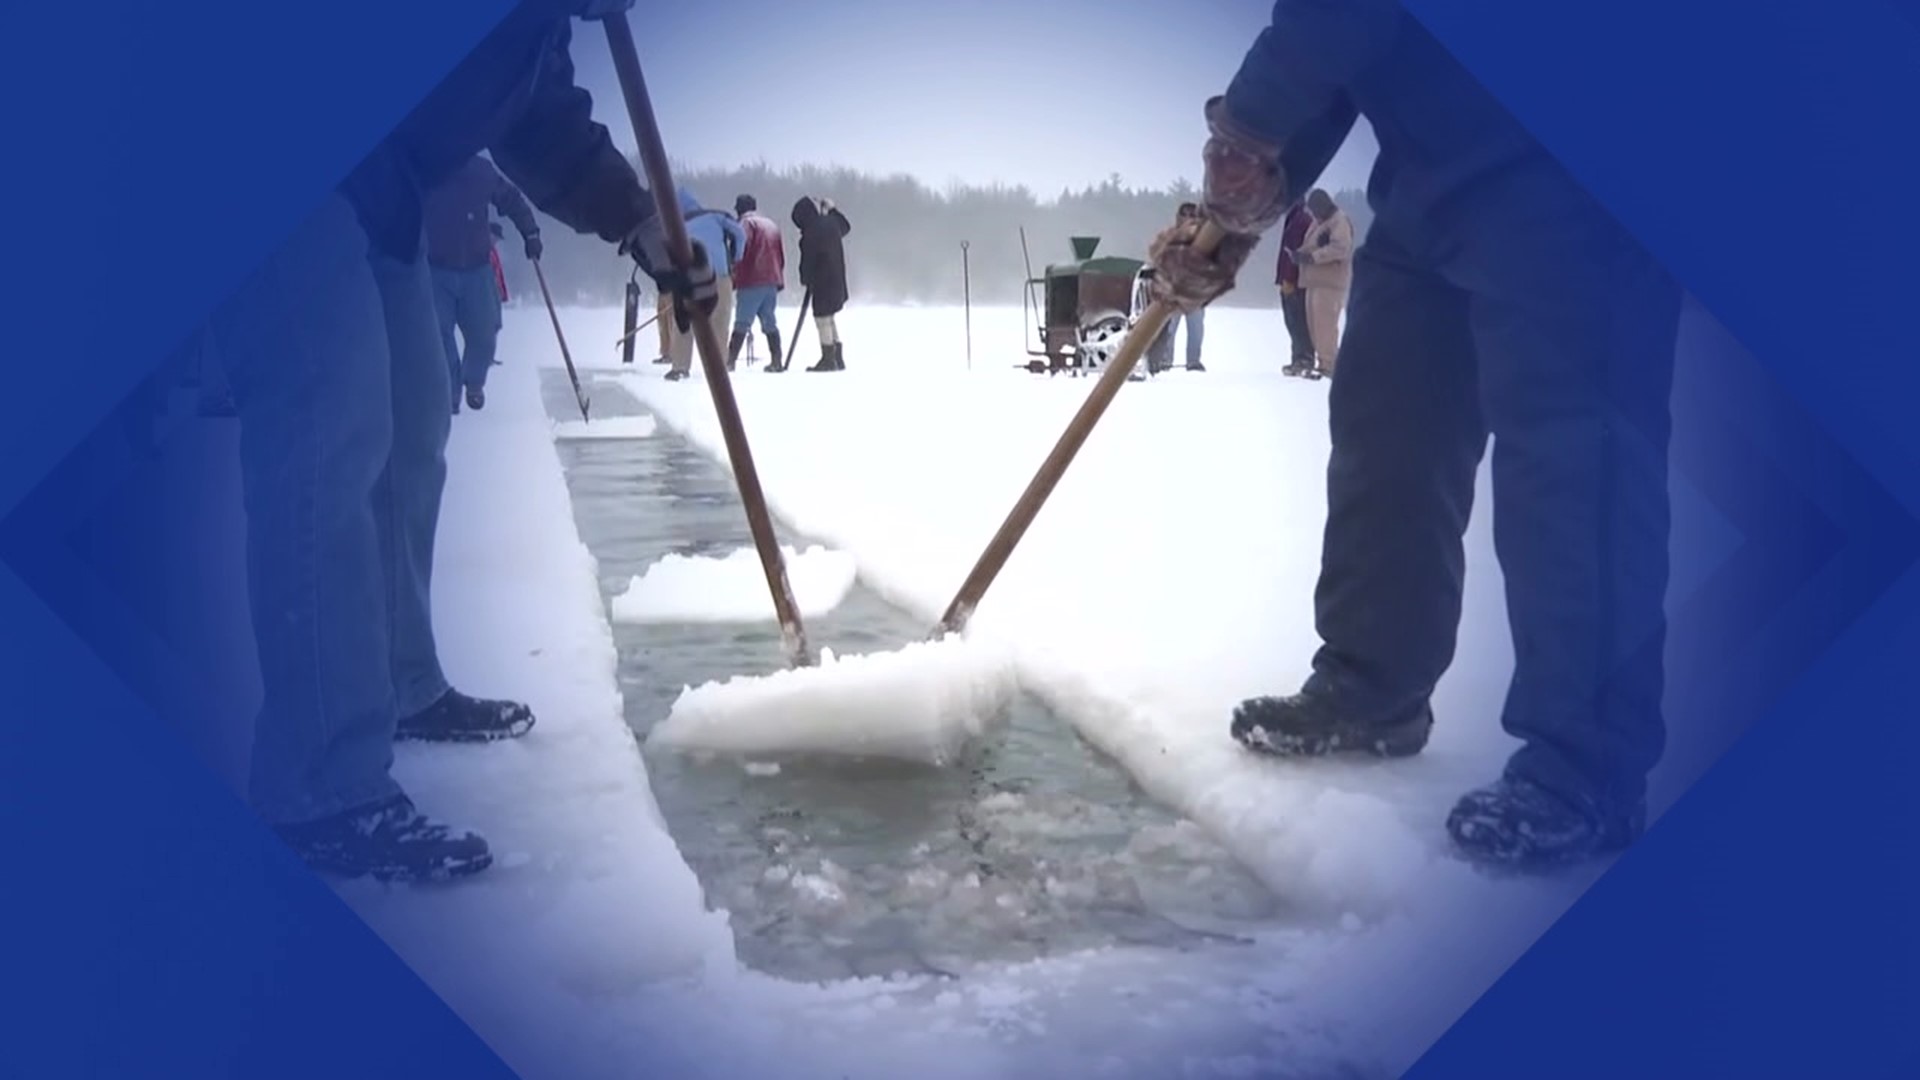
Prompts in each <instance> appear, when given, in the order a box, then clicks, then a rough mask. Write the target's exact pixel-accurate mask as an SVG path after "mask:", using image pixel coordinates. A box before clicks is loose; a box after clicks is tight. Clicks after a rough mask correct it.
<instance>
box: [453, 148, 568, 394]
mask: <svg viewBox="0 0 1920 1080" xmlns="http://www.w3.org/2000/svg"><path fill="white" fill-rule="evenodd" d="M490 207H491V208H493V209H497V210H499V211H500V212H501V213H502V214H505V215H506V216H507V218H508V219H510V220H511V221H512V222H513V225H514V228H516V229H518V230H520V238H521V241H522V243H523V244H525V250H526V253H527V258H529V259H538V258H539V257H540V253H541V250H542V245H541V242H540V223H539V222H538V221H537V220H535V218H534V216H533V207H531V206H528V205H527V198H526V196H525V195H523V194H521V193H520V189H519V188H517V187H515V186H513V182H512V181H511V180H508V179H507V178H506V177H504V176H501V175H500V170H499V169H496V168H494V166H493V163H492V162H491V161H488V160H487V159H486V158H484V157H481V156H480V155H479V154H475V155H473V156H472V157H470V158H468V159H467V160H466V162H465V163H464V164H462V165H461V166H460V167H459V168H458V169H455V170H454V172H453V175H451V176H449V177H447V178H446V179H445V180H443V181H441V183H440V184H439V186H437V187H435V188H434V189H433V190H432V191H430V192H428V193H427V200H426V231H427V264H428V265H429V266H431V267H433V294H434V308H435V310H436V311H438V312H439V316H440V338H441V341H442V342H443V343H444V345H445V347H446V354H447V368H448V371H449V373H450V374H451V375H452V378H453V394H452V396H453V411H454V412H456V413H457V412H459V411H460V392H461V390H462V389H464V390H465V391H466V399H467V407H468V408H472V409H479V408H484V407H485V406H486V404H487V374H488V373H489V372H490V371H492V369H493V356H494V349H495V347H496V346H497V345H498V343H499V339H500V283H499V282H498V281H496V280H495V279H494V276H493V235H494V230H493V222H492V218H491V217H490V216H489V214H488V209H489V208H490ZM456 329H458V331H459V337H458V338H456V337H455V334H454V331H455V330H456ZM460 339H464V340H465V341H466V345H467V348H466V355H465V356H462V355H461V352H460Z"/></svg>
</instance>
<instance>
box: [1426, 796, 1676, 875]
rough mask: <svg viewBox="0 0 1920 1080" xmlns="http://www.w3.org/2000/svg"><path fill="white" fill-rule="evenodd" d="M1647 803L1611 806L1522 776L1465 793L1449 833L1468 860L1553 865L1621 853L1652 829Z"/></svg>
mask: <svg viewBox="0 0 1920 1080" xmlns="http://www.w3.org/2000/svg"><path fill="white" fill-rule="evenodd" d="M1646 815H1647V810H1646V804H1645V803H1644V802H1638V803H1635V804H1634V805H1633V806H1631V807H1628V808H1626V809H1625V810H1612V811H1609V810H1606V809H1604V808H1602V807H1601V806H1600V805H1599V804H1598V803H1595V802H1591V801H1588V800H1572V799H1567V798H1563V797H1562V796H1560V795H1558V794H1556V793H1554V792H1552V791H1549V790H1547V789H1546V788H1544V787H1542V786H1540V785H1539V784H1536V783H1534V782H1533V781H1531V780H1528V779H1526V778H1525V777H1521V776H1511V775H1509V776H1504V777H1502V778H1500V779H1499V780H1497V781H1495V782H1494V783H1491V784H1488V785H1487V786H1486V787H1483V788H1478V789H1475V790H1473V791H1470V792H1468V793H1467V794H1465V795H1463V796H1461V798H1460V801H1459V802H1458V803H1456V804H1454V807H1453V812H1452V813H1451V814H1448V815H1447V833H1448V835H1450V836H1452V837H1453V842H1454V843H1455V844H1456V845H1457V846H1458V847H1459V848H1460V850H1461V852H1462V853H1463V854H1465V855H1466V856H1467V857H1468V858H1470V859H1473V860H1475V861H1477V862H1482V863H1487V864H1490V865H1493V866H1500V867H1506V868H1511V869H1521V870H1525V869H1547V868H1551V867H1556V866H1564V865H1567V864H1569V863H1575V862H1581V861H1584V860H1586V859H1590V858H1595V857H1597V856H1602V855H1608V854H1611V853H1613V852H1617V851H1620V850H1622V849H1624V848H1626V847H1627V846H1628V845H1629V844H1632V843H1633V842H1634V841H1635V840H1637V839H1639V837H1640V834H1641V832H1643V831H1644V830H1645V829H1646Z"/></svg>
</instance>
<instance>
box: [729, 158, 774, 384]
mask: <svg viewBox="0 0 1920 1080" xmlns="http://www.w3.org/2000/svg"><path fill="white" fill-rule="evenodd" d="M733 212H734V213H735V214H737V215H739V217H740V229H741V231H742V232H744V233H746V236H747V242H746V246H745V248H744V250H742V251H741V253H740V265H738V266H736V267H734V270H733V295H734V301H735V307H734V315H733V336H732V337H730V338H728V339H727V370H728V371H732V370H733V365H734V363H735V361H737V360H739V359H740V347H741V346H743V345H745V344H746V343H747V335H748V334H750V333H752V332H753V321H754V320H755V319H759V320H760V332H761V333H762V334H764V335H765V336H766V339H767V348H769V349H771V350H772V353H771V355H772V357H773V359H772V361H770V362H769V363H768V364H767V370H768V371H780V370H783V369H782V367H781V363H780V360H781V354H780V324H779V321H778V320H777V319H776V318H775V313H776V309H777V307H778V305H779V301H780V290H782V289H784V288H786V287H787V247H786V243H785V242H784V241H783V240H782V239H781V237H780V225H779V223H777V222H775V221H774V220H773V219H772V218H770V217H768V216H767V215H765V214H763V213H761V212H760V204H759V203H758V202H757V201H755V200H754V197H753V196H751V195H742V196H740V197H739V198H737V199H735V200H733Z"/></svg>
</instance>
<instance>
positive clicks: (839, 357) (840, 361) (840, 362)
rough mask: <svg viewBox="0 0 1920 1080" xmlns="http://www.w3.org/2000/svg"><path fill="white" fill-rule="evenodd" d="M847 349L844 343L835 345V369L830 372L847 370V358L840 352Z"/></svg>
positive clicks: (835, 343)
mask: <svg viewBox="0 0 1920 1080" xmlns="http://www.w3.org/2000/svg"><path fill="white" fill-rule="evenodd" d="M845 347H846V344H845V343H844V342H839V341H836V342H834V343H833V367H832V368H831V369H829V370H832V371H845V370H847V358H846V356H845V355H843V354H842V353H841V351H840V350H841V349H844V348H845Z"/></svg>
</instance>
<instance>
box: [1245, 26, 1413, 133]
mask: <svg viewBox="0 0 1920 1080" xmlns="http://www.w3.org/2000/svg"><path fill="white" fill-rule="evenodd" d="M1404 18H1405V13H1404V12H1403V11H1402V9H1401V7H1400V4H1399V3H1398V0H1278V2H1277V3H1275V4H1274V5H1273V18H1272V20H1271V21H1270V22H1269V24H1268V26H1267V28H1266V29H1264V30H1262V31H1261V32H1260V36H1259V37H1257V38H1255V39H1254V42H1253V46H1252V48H1250V49H1249V50H1248V51H1247V54H1246V57H1245V58H1244V59H1243V60H1242V61H1241V63H1240V68H1239V70H1238V71H1237V72H1236V73H1235V74H1234V76H1233V81H1232V82H1231V83H1229V84H1228V86H1227V92H1226V101H1225V106H1226V112H1227V114H1228V115H1229V116H1231V117H1232V118H1233V121H1234V122H1235V123H1236V124H1237V125H1238V126H1240V127H1242V128H1244V129H1246V130H1247V131H1248V132H1249V133H1251V134H1252V135H1254V136H1255V137H1258V138H1260V139H1264V140H1266V141H1267V142H1269V143H1272V144H1274V145H1276V146H1282V147H1284V146H1287V145H1288V144H1290V143H1292V142H1293V141H1295V139H1296V138H1297V137H1300V136H1302V135H1303V134H1307V133H1309V132H1312V129H1313V127H1314V125H1315V124H1316V121H1320V120H1322V118H1324V117H1327V116H1329V115H1330V114H1338V113H1341V112H1343V111H1345V106H1346V99H1347V95H1348V91H1349V89H1350V88H1351V87H1352V86H1353V84H1354V82H1355V81H1356V80H1358V79H1359V78H1360V77H1361V76H1363V75H1365V74H1366V73H1367V72H1368V71H1369V70H1370V69H1372V67H1373V66H1374V65H1375V64H1377V63H1379V62H1380V60H1381V59H1382V58H1383V57H1384V56H1385V55H1386V54H1387V52H1388V50H1389V49H1390V48H1391V47H1392V45H1393V43H1394V39H1395V37H1396V35H1397V34H1398V33H1399V30H1400V27H1401V25H1402V24H1403V20H1404ZM1349 126H1350V122H1349ZM1313 134H1316V135H1317V134H1319V133H1317V132H1313ZM1344 137H1345V132H1344V131H1343V132H1341V138H1342V139H1344ZM1336 145H1337V141H1336Z"/></svg>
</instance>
